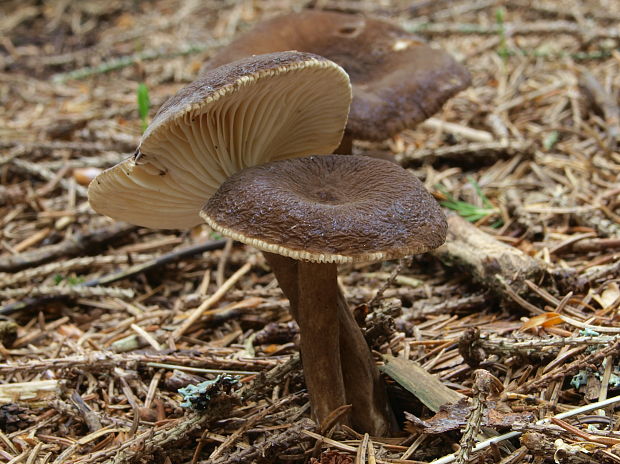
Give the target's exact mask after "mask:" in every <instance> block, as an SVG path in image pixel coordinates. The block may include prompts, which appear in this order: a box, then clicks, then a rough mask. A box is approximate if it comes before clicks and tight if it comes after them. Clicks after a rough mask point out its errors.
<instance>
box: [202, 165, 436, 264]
mask: <svg viewBox="0 0 620 464" xmlns="http://www.w3.org/2000/svg"><path fill="white" fill-rule="evenodd" d="M201 215H202V217H203V218H204V219H205V220H206V221H207V223H208V224H209V225H211V226H212V227H213V228H214V229H216V230H218V231H219V232H221V233H223V234H225V235H228V236H231V237H233V238H235V239H237V240H240V241H242V242H244V243H248V244H251V245H253V246H255V247H257V248H259V249H261V250H263V251H269V252H272V253H279V254H282V255H284V256H289V257H292V258H295V259H302V260H307V261H318V262H353V261H379V260H384V259H390V258H396V257H402V256H406V255H408V254H415V253H422V252H425V251H428V250H429V249H432V248H435V247H437V246H439V245H440V244H441V243H443V240H444V238H445V233H446V223H445V218H444V216H443V213H442V212H441V209H440V208H439V205H437V202H436V201H435V200H434V199H433V197H432V196H431V195H430V194H429V193H428V192H427V191H426V190H425V189H424V186H423V185H422V184H421V182H420V181H419V180H417V179H416V178H415V177H414V176H413V175H412V174H411V173H409V172H408V171H406V170H404V169H402V168H401V167H400V166H397V165H395V164H393V163H391V162H389V161H384V160H376V159H371V158H367V157H361V156H340V155H328V156H311V157H307V158H300V159H296V160H285V161H280V162H275V163H269V164H266V165H262V166H256V167H253V168H249V169H245V170H243V171H241V172H239V173H237V174H235V175H234V176H232V177H231V178H230V179H228V180H227V181H226V182H225V183H224V184H222V186H221V187H220V189H219V190H218V191H217V192H216V193H215V194H214V196H213V197H212V198H211V199H210V200H209V202H208V203H207V205H206V206H205V208H203V211H202V213H201Z"/></svg>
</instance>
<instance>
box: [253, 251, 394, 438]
mask: <svg viewBox="0 0 620 464" xmlns="http://www.w3.org/2000/svg"><path fill="white" fill-rule="evenodd" d="M264 255H265V258H266V259H267V262H268V263H269V265H270V266H271V269H272V270H273V272H274V274H275V276H276V278H277V279H278V282H279V283H280V287H281V288H282V290H283V292H284V294H285V295H286V296H287V297H288V299H289V301H290V304H291V314H292V315H293V317H294V318H295V319H296V320H297V319H298V315H297V313H298V293H297V273H298V270H297V266H298V262H297V261H294V260H292V259H290V258H286V257H283V256H280V255H275V254H271V253H264ZM336 300H337V303H338V310H337V312H338V320H339V329H340V330H339V339H340V348H339V350H337V351H339V352H340V358H341V364H342V377H343V381H344V388H345V392H346V399H347V403H350V404H352V406H353V408H352V411H351V422H352V424H353V426H354V427H355V429H356V430H359V431H360V432H368V433H370V434H372V435H375V436H382V435H383V436H384V435H389V434H390V433H392V432H393V431H396V430H397V428H396V423H395V420H394V415H393V414H392V411H391V409H390V407H389V403H388V400H387V395H386V392H385V385H384V384H383V382H382V381H381V378H380V377H379V372H378V370H377V368H376V366H375V363H374V360H373V358H372V354H371V352H370V349H369V348H368V345H367V344H366V340H364V337H363V335H362V333H361V331H360V329H359V327H358V326H357V324H356V322H355V320H354V319H353V315H352V314H351V312H350V311H349V308H348V305H347V303H346V300H345V298H344V295H343V294H342V292H341V290H340V288H339V287H337V295H336ZM302 333H303V332H302ZM302 355H303V354H302ZM304 366H305V364H304Z"/></svg>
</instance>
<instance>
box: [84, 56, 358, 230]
mask: <svg viewBox="0 0 620 464" xmlns="http://www.w3.org/2000/svg"><path fill="white" fill-rule="evenodd" d="M350 102H351V87H350V84H349V79H348V76H347V74H346V73H345V72H344V71H343V69H342V68H341V67H340V66H338V65H337V64H335V63H333V62H332V61H329V60H327V59H325V58H323V57H320V56H316V55H312V54H309V53H300V52H283V53H273V54H267V55H259V56H254V57H250V58H246V59H243V60H240V61H237V62H233V63H230V64H228V65H225V66H222V67H219V68H217V69H214V70H212V71H209V72H207V73H205V74H203V75H202V76H201V77H200V78H199V79H198V80H196V81H195V82H193V83H192V84H190V85H188V86H187V87H185V88H183V89H181V90H180V91H179V92H178V93H177V94H176V95H175V96H174V97H172V98H170V99H169V100H168V101H167V102H166V103H164V105H163V106H162V107H161V108H160V109H159V111H158V113H157V115H156V116H155V118H154V119H153V122H152V123H151V124H150V125H149V127H148V129H147V130H146V132H145V133H144V136H143V138H142V141H141V143H140V146H139V148H138V150H137V151H136V154H135V155H134V156H133V157H132V158H130V159H127V160H125V161H123V162H122V163H120V164H118V165H116V166H114V167H113V168H111V169H108V170H107V171H104V172H103V173H101V174H100V175H99V176H98V177H97V178H95V179H94V180H93V181H92V182H91V184H90V187H89V194H88V196H89V201H90V204H91V206H92V207H93V209H95V210H96V211H97V212H99V213H101V214H105V215H107V216H110V217H113V218H115V219H120V220H124V221H127V222H129V223H132V224H137V225H141V226H146V227H156V228H186V227H191V226H194V225H196V224H199V223H201V222H202V221H201V219H200V216H199V212H200V209H201V207H202V206H203V205H204V203H205V202H206V201H207V200H208V199H209V197H210V196H211V195H212V194H213V192H215V191H216V190H217V188H218V187H219V185H220V184H221V183H222V182H223V181H224V180H226V179H227V178H228V177H229V176H230V175H232V174H234V173H235V172H237V171H239V170H241V169H244V168H247V167H249V166H255V165H258V164H262V163H266V162H269V161H272V160H279V159H287V158H294V157H299V156H305V155H308V154H311V153H319V154H326V153H331V152H332V151H333V150H334V148H336V147H337V146H338V144H339V143H340V139H341V138H342V133H343V131H344V126H345V124H346V120H347V113H348V110H349V105H350Z"/></svg>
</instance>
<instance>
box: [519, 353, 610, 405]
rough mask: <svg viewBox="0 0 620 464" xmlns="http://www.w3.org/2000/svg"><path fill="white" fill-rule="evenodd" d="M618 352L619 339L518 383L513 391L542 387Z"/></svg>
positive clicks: (526, 390)
mask: <svg viewBox="0 0 620 464" xmlns="http://www.w3.org/2000/svg"><path fill="white" fill-rule="evenodd" d="M618 352H620V341H617V342H615V343H614V344H613V345H611V346H608V347H606V348H603V349H602V350H600V351H597V352H595V353H592V354H589V355H587V356H585V357H582V358H580V359H577V360H575V361H573V362H571V363H569V364H564V365H561V366H557V367H556V368H554V369H551V370H550V371H548V372H547V373H545V374H544V375H542V376H540V377H538V378H536V379H534V380H531V381H529V382H525V383H524V384H522V385H520V386H519V387H517V388H516V389H515V390H514V393H527V392H530V391H532V390H539V389H542V388H544V387H546V386H547V385H549V384H550V383H551V382H553V381H555V380H560V379H563V378H564V377H566V376H567V375H572V374H575V373H576V372H578V371H579V370H581V369H583V368H584V367H585V366H587V365H590V364H597V363H598V362H600V361H602V360H603V359H605V358H606V357H607V356H611V355H614V354H617V353H618Z"/></svg>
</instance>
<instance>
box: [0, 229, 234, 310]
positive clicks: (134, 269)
mask: <svg viewBox="0 0 620 464" xmlns="http://www.w3.org/2000/svg"><path fill="white" fill-rule="evenodd" d="M117 224H123V223H117ZM124 227H126V228H127V230H126V232H125V233H127V232H130V231H132V230H134V229H135V228H136V227H135V226H129V225H127V224H124ZM68 242H69V243H68V245H71V242H72V241H71V240H70V241H68ZM62 243H64V242H62ZM225 243H226V241H225V240H214V241H208V242H205V243H200V244H198V245H193V246H190V247H187V248H182V249H180V250H174V251H171V252H170V253H166V254H164V255H162V256H160V257H158V258H155V259H152V260H150V261H147V262H145V263H142V264H136V265H134V266H131V267H130V268H128V269H125V270H123V271H118V272H114V273H112V274H108V275H105V276H102V277H97V278H96V279H92V280H89V281H88V282H84V283H83V284H81V285H79V286H78V287H80V288H81V287H95V286H101V285H107V284H111V283H112V282H116V281H118V280H122V279H126V278H127V277H131V276H134V275H136V274H139V273H141V272H145V271H148V270H150V269H154V268H156V267H159V266H163V265H165V264H168V263H172V262H175V261H178V260H181V259H184V258H188V257H190V256H194V255H196V254H199V253H203V252H205V251H211V250H217V249H220V248H222V247H223V246H224V244H225ZM91 251H92V250H91ZM65 296H69V295H65ZM43 302H49V298H46V299H45V301H42V300H40V299H37V298H28V299H26V300H24V301H20V302H17V303H12V304H9V305H6V306H4V307H3V308H0V314H11V313H14V312H16V311H23V310H26V309H28V308H30V307H32V306H34V305H38V304H41V303H43Z"/></svg>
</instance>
